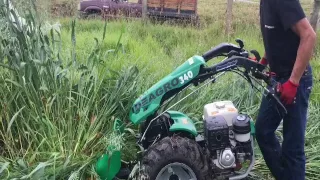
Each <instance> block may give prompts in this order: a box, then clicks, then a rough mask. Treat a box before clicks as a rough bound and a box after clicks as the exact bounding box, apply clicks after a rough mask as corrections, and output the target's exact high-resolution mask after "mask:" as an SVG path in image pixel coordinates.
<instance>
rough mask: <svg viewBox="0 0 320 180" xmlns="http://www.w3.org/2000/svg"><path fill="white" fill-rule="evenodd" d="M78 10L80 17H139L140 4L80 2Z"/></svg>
mask: <svg viewBox="0 0 320 180" xmlns="http://www.w3.org/2000/svg"><path fill="white" fill-rule="evenodd" d="M78 10H79V12H80V14H81V16H82V17H88V16H102V17H104V18H107V17H120V16H125V17H141V14H142V3H130V2H128V1H125V0H81V1H80V3H79V6H78Z"/></svg>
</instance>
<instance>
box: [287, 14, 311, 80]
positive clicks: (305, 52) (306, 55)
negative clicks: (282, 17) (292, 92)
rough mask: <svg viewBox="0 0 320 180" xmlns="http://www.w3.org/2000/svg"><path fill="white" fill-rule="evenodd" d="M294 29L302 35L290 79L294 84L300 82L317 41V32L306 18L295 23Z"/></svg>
mask: <svg viewBox="0 0 320 180" xmlns="http://www.w3.org/2000/svg"><path fill="white" fill-rule="evenodd" d="M292 30H293V31H294V32H295V33H296V34H297V35H298V36H299V37H300V45H299V49H298V52H297V58H296V62H295V64H294V67H293V71H292V73H291V76H290V80H291V82H292V83H294V84H299V82H300V79H301V76H302V74H303V72H304V71H305V69H306V67H307V65H308V63H309V61H310V59H311V56H312V53H313V48H314V46H315V43H316V33H315V32H314V30H313V28H312V26H311V25H310V23H309V21H308V20H307V19H306V18H303V19H302V20H300V21H298V22H297V23H296V24H294V25H293V27H292Z"/></svg>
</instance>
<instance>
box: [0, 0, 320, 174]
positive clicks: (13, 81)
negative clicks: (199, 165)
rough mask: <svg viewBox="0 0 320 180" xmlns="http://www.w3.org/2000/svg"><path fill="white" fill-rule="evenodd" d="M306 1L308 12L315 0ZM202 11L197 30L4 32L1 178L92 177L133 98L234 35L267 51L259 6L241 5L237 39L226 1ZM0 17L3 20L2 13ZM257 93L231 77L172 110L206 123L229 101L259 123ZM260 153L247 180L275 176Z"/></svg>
mask: <svg viewBox="0 0 320 180" xmlns="http://www.w3.org/2000/svg"><path fill="white" fill-rule="evenodd" d="M302 2H303V6H304V8H305V9H306V11H310V8H311V1H308V2H307V1H302ZM199 7H200V8H199V13H200V15H201V16H202V20H203V24H202V26H201V27H200V28H199V29H196V28H193V27H189V26H187V27H185V26H181V25H168V24H154V23H145V22H142V21H117V22H108V23H107V26H104V22H102V21H100V20H90V21H88V20H77V21H76V23H75V29H74V28H73V23H72V19H70V18H65V19H59V20H52V22H56V21H58V22H59V23H61V31H58V32H59V33H54V31H50V28H49V31H45V32H49V33H48V34H41V33H40V32H39V31H37V30H36V29H32V30H30V32H31V35H27V34H24V33H22V32H27V30H26V29H24V30H22V31H18V30H16V29H11V31H7V30H9V29H6V28H3V27H2V28H1V33H2V35H4V34H6V36H1V37H0V40H1V41H2V42H5V43H2V44H1V46H0V51H1V54H0V57H1V59H0V63H1V64H2V65H3V66H0V72H1V73H0V107H1V108H0V124H1V126H0V145H1V146H0V147H1V148H0V155H1V156H0V179H12V178H21V177H24V178H26V179H28V178H29V179H49V178H52V179H68V178H70V179H77V178H79V179H89V178H92V179H94V178H95V173H94V171H93V165H94V163H95V161H96V158H97V157H99V156H100V155H101V154H102V153H103V152H104V150H105V147H106V146H107V144H110V143H114V141H115V140H114V139H112V138H111V137H110V135H111V127H112V122H113V121H112V120H113V119H114V117H119V118H121V119H123V120H125V121H127V120H128V113H129V109H130V108H131V105H132V103H133V101H134V100H135V98H137V97H138V96H139V95H140V94H141V93H142V92H144V91H145V90H147V89H148V88H149V87H150V86H151V85H153V84H154V83H155V82H157V81H158V80H160V79H161V78H162V77H163V76H165V75H166V74H168V73H170V72H171V71H172V70H174V68H175V67H177V66H179V65H180V64H181V63H183V62H184V61H186V60H187V59H188V58H189V57H191V56H193V55H195V54H197V55H201V54H202V53H204V52H206V51H207V50H209V49H210V48H211V47H213V46H215V45H218V44H219V43H221V42H232V43H235V42H234V40H235V38H241V39H242V40H244V42H245V48H247V49H249V50H251V49H256V50H258V51H259V52H260V53H261V54H262V53H263V46H262V39H261V35H260V31H259V27H258V25H257V21H258V6H257V5H254V4H253V5H252V4H239V3H236V4H235V7H234V16H235V17H234V26H233V27H234V33H233V34H232V36H231V37H225V36H224V35H223V29H224V21H223V20H222V19H223V18H224V9H225V8H224V7H225V3H224V1H221V0H217V1H212V2H206V1H204V0H200V2H199ZM246 7H250V11H246V10H245V8H246ZM0 15H1V16H2V18H3V17H6V13H5V10H4V9H1V11H0ZM2 20H4V19H2ZM74 30H75V31H74ZM104 32H105V36H104ZM53 34H54V35H53ZM103 37H105V38H103ZM13 52H14V53H13ZM317 52H319V50H318V49H317ZM319 60H320V59H319V55H318V53H316V54H315V56H314V58H313V60H312V65H313V68H314V75H315V76H314V89H313V93H312V96H311V101H310V112H309V121H308V127H307V132H306V133H307V134H306V155H307V179H319V178H320V175H319V172H320V164H319V160H320V158H319V155H318V154H319V149H320V138H319V127H320V123H319V114H320V112H319V111H320V103H319V100H320V83H319V79H320V76H319V75H320V63H319ZM10 69H13V70H14V71H11V70H10ZM239 89H240V90H239ZM183 95H184V94H182V95H181V96H179V97H178V98H177V100H178V99H179V98H181V97H183ZM260 97H261V95H260V94H258V93H252V94H251V93H250V89H249V86H248V85H247V84H245V83H244V81H243V80H241V79H240V78H239V77H238V76H236V75H231V74H230V75H228V76H226V77H223V78H222V79H220V80H219V81H218V82H217V84H213V85H211V86H209V87H206V88H204V89H203V91H201V92H197V93H195V94H194V95H192V96H190V97H189V98H188V99H186V100H185V101H183V102H182V103H181V104H180V105H178V106H177V107H176V108H175V110H180V111H182V112H184V113H186V114H188V115H189V116H190V117H191V118H192V119H194V120H200V118H201V115H202V111H203V105H204V104H206V103H210V102H212V101H215V100H222V99H230V100H233V101H234V103H235V104H236V105H237V106H238V107H239V109H240V110H241V111H243V112H245V113H248V114H249V115H251V116H253V117H255V116H256V113H257V110H258V105H259V99H260ZM128 128H130V129H132V130H134V131H135V130H136V127H134V126H132V125H129V126H128ZM280 131H281V130H280ZM121 145H123V148H124V155H125V156H124V159H125V160H130V159H132V158H134V157H135V153H134V152H133V151H136V150H137V148H136V147H135V145H134V139H133V138H132V137H131V136H126V140H125V141H124V143H123V144H121ZM256 151H257V153H258V154H257V162H256V165H255V169H254V171H253V172H252V174H251V175H253V176H254V175H256V176H257V177H260V179H270V174H269V170H268V169H267V168H266V166H265V164H264V162H263V160H262V158H261V155H260V154H259V149H258V148H256ZM262 177H263V178H262ZM258 179H259V178H258Z"/></svg>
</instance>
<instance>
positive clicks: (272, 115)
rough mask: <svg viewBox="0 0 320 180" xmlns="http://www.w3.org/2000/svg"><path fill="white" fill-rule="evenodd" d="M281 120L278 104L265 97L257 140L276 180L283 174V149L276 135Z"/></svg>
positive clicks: (257, 130) (258, 121) (259, 118)
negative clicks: (281, 160)
mask: <svg viewBox="0 0 320 180" xmlns="http://www.w3.org/2000/svg"><path fill="white" fill-rule="evenodd" d="M281 120H282V118H281V116H280V115H279V111H278V110H277V109H276V102H274V101H273V100H269V99H266V98H265V97H263V99H262V102H261V105H260V110H259V115H258V118H257V121H256V139H257V142H258V145H259V147H260V150H261V152H262V155H263V157H264V160H265V162H266V164H267V166H268V167H269V169H270V171H271V173H272V174H273V176H274V177H275V178H276V179H279V177H280V176H281V173H282V169H281V162H280V155H281V147H280V144H279V141H278V139H277V138H276V135H275V130H276V129H277V128H278V126H279V124H280V122H281Z"/></svg>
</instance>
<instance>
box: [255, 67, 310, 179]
mask: <svg viewBox="0 0 320 180" xmlns="http://www.w3.org/2000/svg"><path fill="white" fill-rule="evenodd" d="M307 71H308V72H307V73H306V74H304V75H303V77H302V78H301V80H300V85H299V88H298V91H297V96H296V100H295V104H293V105H288V106H286V108H287V110H288V114H287V115H286V116H285V117H284V118H283V140H284V141H283V143H282V148H281V146H280V144H279V142H278V139H277V138H276V136H275V133H274V132H275V130H276V129H277V128H278V126H279V124H280V123H281V121H282V119H281V117H280V115H279V111H278V109H277V108H276V105H275V102H273V101H272V100H271V101H270V100H269V99H266V98H263V99H262V103H261V107H260V112H259V115H258V118H257V122H256V138H257V141H258V144H259V147H260V149H261V151H262V153H263V155H264V159H265V161H266V164H267V165H268V167H269V169H270V171H271V172H272V174H273V175H274V177H275V178H276V179H277V180H304V179H305V162H306V158H305V153H304V142H305V129H306V123H307V111H308V102H309V97H310V93H311V90H312V86H313V80H312V69H311V67H308V69H307ZM288 79H289V77H284V78H276V79H275V80H276V81H278V82H281V83H284V82H286V81H287V80H288Z"/></svg>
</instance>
